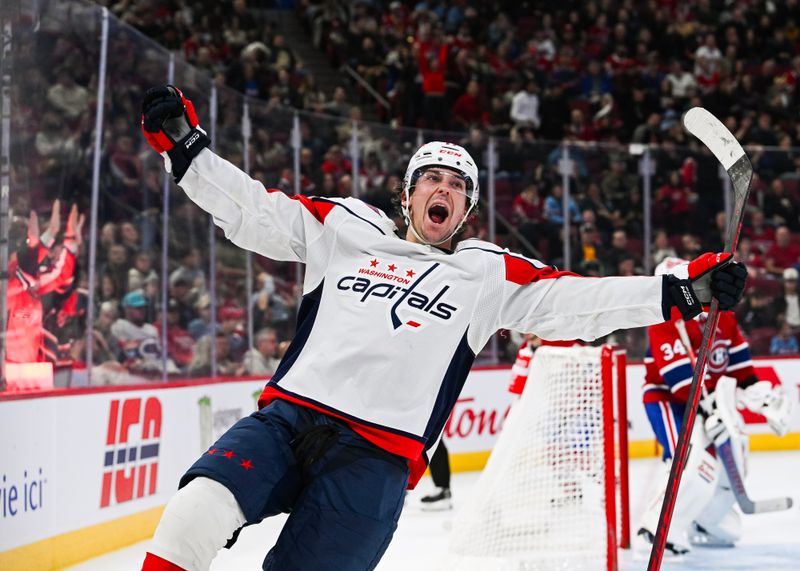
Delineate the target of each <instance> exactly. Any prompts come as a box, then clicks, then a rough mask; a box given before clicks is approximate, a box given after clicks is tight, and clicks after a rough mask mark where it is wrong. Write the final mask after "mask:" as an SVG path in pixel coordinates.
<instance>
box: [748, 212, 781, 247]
mask: <svg viewBox="0 0 800 571" xmlns="http://www.w3.org/2000/svg"><path fill="white" fill-rule="evenodd" d="M742 235H743V236H746V237H747V238H750V239H751V240H752V241H753V247H754V248H755V249H756V250H758V251H760V252H761V253H762V254H764V253H766V252H767V251H768V250H769V249H770V248H771V247H772V245H773V244H775V229H774V228H772V227H770V226H767V225H766V216H764V213H763V212H762V211H761V210H760V209H758V208H754V209H753V210H752V211H751V213H750V220H749V223H748V224H745V225H744V227H743V228H742Z"/></svg>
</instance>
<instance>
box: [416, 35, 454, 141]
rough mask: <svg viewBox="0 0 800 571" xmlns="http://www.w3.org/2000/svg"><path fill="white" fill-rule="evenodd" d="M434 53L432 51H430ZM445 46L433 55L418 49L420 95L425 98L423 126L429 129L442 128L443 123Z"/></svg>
mask: <svg viewBox="0 0 800 571" xmlns="http://www.w3.org/2000/svg"><path fill="white" fill-rule="evenodd" d="M430 51H434V50H430ZM446 67H447V46H445V45H442V46H440V47H439V49H438V50H437V51H435V52H434V53H433V54H430V55H429V54H428V50H423V49H422V48H420V51H419V71H420V74H421V75H422V93H423V95H424V96H425V124H426V125H427V126H428V127H429V128H439V129H440V128H443V127H444V125H445V123H444V120H445V106H444V95H445V91H446V87H445V80H444V77H445V69H446Z"/></svg>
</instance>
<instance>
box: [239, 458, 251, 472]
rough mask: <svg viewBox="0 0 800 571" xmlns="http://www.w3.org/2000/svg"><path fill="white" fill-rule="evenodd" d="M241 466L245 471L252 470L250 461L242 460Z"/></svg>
mask: <svg viewBox="0 0 800 571" xmlns="http://www.w3.org/2000/svg"><path fill="white" fill-rule="evenodd" d="M241 466H242V468H244V469H245V470H252V469H253V463H252V462H250V460H242V463H241Z"/></svg>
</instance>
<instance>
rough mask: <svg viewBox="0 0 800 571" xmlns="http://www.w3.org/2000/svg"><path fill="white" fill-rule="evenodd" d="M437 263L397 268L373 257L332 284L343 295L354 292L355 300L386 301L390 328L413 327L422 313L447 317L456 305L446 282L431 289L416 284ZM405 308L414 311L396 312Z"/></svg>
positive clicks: (420, 320)
mask: <svg viewBox="0 0 800 571" xmlns="http://www.w3.org/2000/svg"><path fill="white" fill-rule="evenodd" d="M438 267H439V264H438V263H436V264H433V265H432V266H431V267H430V268H428V269H427V270H425V271H424V272H422V273H419V272H417V271H416V270H414V269H413V268H401V267H399V266H398V265H397V264H395V263H394V262H388V263H387V262H382V261H381V260H378V259H377V258H373V259H371V260H370V261H369V265H368V266H366V267H362V268H359V270H358V274H359V275H345V276H342V277H341V278H339V280H338V281H337V282H336V288H337V289H338V290H339V292H340V293H342V294H344V295H352V294H355V295H356V299H357V300H358V302H359V303H363V304H367V303H369V302H371V301H378V302H382V303H388V304H390V310H389V317H390V321H391V326H392V329H393V330H394V331H397V330H398V329H400V328H401V327H403V326H406V327H408V328H411V329H412V330H413V329H417V328H419V327H421V326H423V325H424V324H425V321H426V320H425V317H426V316H427V317H432V318H434V319H436V320H439V321H447V320H449V319H450V318H451V317H453V314H454V313H455V312H456V311H458V309H459V308H458V307H457V306H456V305H454V304H453V303H452V302H451V301H450V300H449V299H448V297H447V292H448V291H449V290H450V286H449V285H443V286H441V287H440V288H439V289H438V290H437V291H435V292H432V291H428V290H426V289H424V287H420V284H421V283H422V282H423V281H424V280H425V279H426V278H428V277H429V276H430V275H431V274H432V273H433V272H434V271H435V270H436V268H438ZM408 310H411V313H413V314H415V315H414V316H413V317H411V318H401V317H400V315H399V314H400V313H403V314H406V313H407V312H408Z"/></svg>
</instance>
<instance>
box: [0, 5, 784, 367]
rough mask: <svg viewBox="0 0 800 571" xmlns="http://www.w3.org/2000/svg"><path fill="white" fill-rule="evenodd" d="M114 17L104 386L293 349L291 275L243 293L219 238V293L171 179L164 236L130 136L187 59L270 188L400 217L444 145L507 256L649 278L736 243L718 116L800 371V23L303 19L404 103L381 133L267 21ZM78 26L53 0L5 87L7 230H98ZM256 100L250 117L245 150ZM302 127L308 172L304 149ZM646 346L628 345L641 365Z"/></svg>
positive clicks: (262, 281)
mask: <svg viewBox="0 0 800 571" xmlns="http://www.w3.org/2000/svg"><path fill="white" fill-rule="evenodd" d="M100 4H106V5H107V6H108V7H109V9H110V11H111V12H112V13H113V14H115V15H116V16H117V17H118V18H119V19H120V21H121V22H122V23H117V24H115V25H114V26H112V31H111V37H110V39H109V61H110V62H113V65H109V67H108V78H107V81H106V85H107V86H108V87H107V89H106V91H105V113H104V132H103V138H102V148H101V157H100V164H101V177H100V181H99V183H100V196H99V210H98V224H97V254H96V258H95V268H96V283H95V284H92V287H93V288H94V292H95V295H94V299H95V306H94V308H93V309H94V316H95V319H94V329H95V334H94V336H93V339H94V345H93V350H92V353H93V363H92V365H91V366H92V367H100V368H101V369H102V370H100V369H98V373H97V377H96V378H97V379H105V381H101V382H120V381H119V379H123V378H124V379H130V378H135V379H160V378H161V371H162V368H163V367H164V364H165V363H166V365H167V367H168V369H167V370H168V372H169V374H170V375H171V376H175V377H177V376H203V375H208V374H210V373H211V357H212V353H213V354H215V355H216V357H217V371H218V372H219V373H220V374H257V375H264V374H268V373H267V371H269V370H270V369H274V366H275V364H276V361H275V360H276V359H277V358H278V357H279V355H280V352H281V350H282V349H281V348H283V350H285V346H286V341H287V340H288V339H290V338H291V335H292V333H293V321H294V315H295V311H296V308H297V303H298V300H299V291H298V289H297V285H296V274H295V269H294V266H292V265H290V264H285V263H277V262H272V261H269V260H266V259H263V258H260V257H258V256H256V257H254V265H255V271H254V276H256V277H255V279H254V283H252V284H247V283H246V280H245V278H244V270H243V268H244V255H243V254H242V252H241V251H239V250H238V249H236V248H235V247H233V246H232V245H230V244H229V243H227V241H226V240H224V238H222V237H221V235H220V236H219V239H218V240H217V252H216V258H215V264H213V265H214V278H215V280H214V281H215V282H216V289H215V290H213V291H212V289H211V280H210V279H209V266H210V264H209V253H210V252H209V236H210V234H209V232H210V230H209V222H208V218H207V216H205V215H204V214H203V213H202V212H201V211H200V210H199V209H198V208H197V207H195V206H194V205H193V204H192V203H191V202H189V201H188V200H187V199H186V198H185V196H184V195H183V194H182V193H181V192H180V191H179V190H178V189H177V188H176V187H174V186H173V185H171V188H170V191H169V197H170V212H169V215H170V219H169V223H168V224H167V225H166V226H164V225H163V224H162V212H163V209H162V203H163V191H162V189H163V188H164V175H163V169H162V167H161V162H160V158H159V157H157V156H155V155H154V154H153V153H152V152H150V151H149V149H148V148H147V147H146V145H145V144H144V142H143V140H142V137H141V135H140V133H139V125H138V121H137V117H138V112H139V111H138V109H139V104H140V101H141V97H142V94H143V91H144V89H146V88H148V87H150V86H152V85H156V84H159V83H162V82H164V81H165V79H166V74H167V61H168V59H169V55H168V52H167V51H166V50H171V51H172V52H174V53H176V54H177V55H178V56H182V57H183V58H185V60H186V62H187V63H188V64H189V65H186V64H183V63H181V64H176V72H175V80H174V82H175V83H176V84H177V85H179V86H180V87H181V88H183V89H184V90H185V91H186V92H187V93H188V94H189V95H190V96H191V97H192V99H193V100H194V101H195V104H196V105H197V107H198V114H199V116H200V118H201V122H202V123H203V124H204V125H205V126H207V127H210V122H211V114H210V107H209V93H210V90H211V85H212V84H213V85H216V86H217V90H218V106H217V109H218V111H217V114H216V124H215V127H216V141H217V147H216V150H217V152H219V153H220V154H222V155H223V156H224V157H226V158H227V159H229V160H231V161H232V162H234V163H236V164H238V165H244V164H245V159H247V163H248V164H249V167H250V173H251V175H252V176H253V177H254V178H256V179H259V180H262V181H263V182H264V183H265V184H266V185H267V186H270V187H275V188H279V189H281V190H283V191H286V192H289V193H294V192H295V189H299V192H301V193H303V194H307V195H310V194H314V195H321V196H351V195H356V196H359V197H360V198H363V199H365V200H367V201H368V202H370V203H371V204H373V205H375V206H376V207H378V208H382V209H384V210H385V211H387V213H389V214H390V215H392V216H395V217H396V213H395V212H394V210H393V207H392V202H391V196H392V192H393V190H394V189H395V188H396V187H397V185H398V184H399V182H400V177H401V176H402V174H403V172H404V169H405V166H406V164H407V161H408V158H409V156H410V154H411V153H412V152H413V150H414V149H415V148H416V147H417V145H418V143H419V142H420V141H421V140H431V139H434V138H442V137H444V138H446V139H447V140H452V141H454V142H458V143H460V144H462V145H464V146H465V147H466V148H467V150H468V151H469V152H470V153H471V154H472V155H473V157H475V159H476V161H477V162H478V164H479V166H480V167H481V185H482V191H484V192H485V191H486V190H487V189H488V180H489V179H488V174H489V168H490V165H493V167H492V168H493V173H492V174H493V175H494V176H493V180H494V188H495V202H496V208H497V219H496V222H497V235H496V240H497V241H498V243H500V244H501V245H504V246H508V247H510V248H512V249H515V250H517V251H520V252H522V253H525V254H527V255H531V256H533V257H538V258H540V259H542V260H545V261H547V262H549V263H556V264H558V265H560V266H562V267H563V266H567V265H569V266H570V267H571V268H572V269H573V270H574V271H577V272H579V273H582V274H585V275H598V276H602V275H634V274H640V273H642V272H644V270H645V268H650V269H652V268H654V267H655V265H656V264H657V263H658V262H659V261H660V260H661V259H663V258H664V257H665V256H671V255H679V256H691V255H694V254H695V253H698V252H700V251H706V250H711V249H719V248H720V247H721V244H722V243H723V241H724V232H725V224H726V218H725V216H724V208H725V205H724V201H723V189H724V186H723V183H722V180H721V179H720V178H719V172H718V165H717V163H716V161H715V159H714V158H713V157H712V156H710V155H709V154H708V153H706V152H704V151H703V149H702V148H700V147H699V146H698V145H697V144H696V143H694V142H693V141H692V140H690V138H689V137H688V136H687V135H686V134H685V133H684V131H683V130H682V128H681V125H680V116H681V114H682V112H683V111H685V110H686V109H687V108H688V107H690V106H693V105H702V106H704V107H706V108H708V109H709V110H711V111H712V112H714V113H715V114H717V115H718V116H720V117H721V118H723V120H724V121H725V123H726V124H727V125H728V127H729V128H730V129H731V130H732V132H734V133H735V134H736V136H737V138H738V139H739V140H740V141H742V142H743V143H744V144H745V145H747V146H748V151H749V155H750V157H751V159H752V161H753V163H754V166H755V169H756V173H757V175H756V177H755V178H754V181H753V186H752V193H751V202H750V204H749V205H748V212H747V220H746V224H745V229H744V233H743V239H742V241H741V244H740V247H739V254H738V255H739V257H740V259H742V260H743V261H745V262H746V263H747V264H748V267H749V268H750V271H751V284H752V286H751V287H750V290H749V292H748V294H747V296H746V299H745V300H744V301H743V303H742V305H741V307H740V310H739V314H740V320H741V322H742V325H743V327H744V328H745V330H746V331H747V332H748V333H749V334H750V335H751V339H752V342H753V344H754V350H755V352H756V353H762V354H763V353H768V352H773V353H781V354H785V353H787V352H796V347H797V339H796V336H797V334H798V332H800V306H798V295H797V269H798V268H800V246H798V236H799V235H800V234H798V233H800V157H798V148H800V121H797V115H796V113H797V112H796V109H798V108H800V106H798V99H799V98H800V88H798V87H797V84H798V81H797V79H798V77H800V56H798V53H800V52H799V51H798V45H800V44H799V43H798V42H800V27H798V26H797V24H796V22H798V21H800V18H798V16H800V13H798V12H799V11H800V8H798V4H797V3H795V2H787V3H771V2H764V1H753V2H749V3H730V4H721V3H718V2H711V1H708V0H698V1H694V2H670V1H666V2H646V3H635V2H630V1H615V0H609V1H605V2H585V3H574V2H561V3H549V2H548V3H526V2H522V3H519V4H513V3H506V2H480V3H467V2H463V1H460V0H450V1H439V2H416V3H414V2H398V1H394V2H391V3H389V2H379V1H372V2H367V1H361V2H352V3H351V2H343V1H339V0H320V1H311V0H305V1H302V2H299V5H298V15H299V17H300V18H301V19H302V20H303V21H304V22H305V24H306V26H307V30H308V35H309V38H310V39H311V40H312V41H313V43H314V44H315V45H316V46H317V47H318V48H319V49H320V50H322V51H323V52H324V53H326V54H327V55H328V56H329V59H330V62H331V63H332V64H333V65H335V66H340V65H345V64H346V65H349V66H350V67H352V68H353V69H354V70H355V71H356V72H357V73H359V74H360V75H361V76H362V77H364V78H365V79H366V81H368V82H369V83H370V84H371V85H372V86H373V87H374V88H375V89H376V90H377V91H378V92H379V93H381V94H382V95H383V96H384V97H385V98H386V99H387V100H388V101H389V102H390V104H391V109H390V112H389V113H388V114H386V115H385V116H384V119H385V120H386V122H387V123H388V124H384V125H382V124H377V123H366V122H364V121H362V109H363V108H364V106H365V105H371V104H372V103H371V99H369V97H368V96H364V98H361V99H358V100H350V99H349V98H348V95H347V94H348V89H345V87H346V86H345V85H340V86H336V87H335V88H333V90H332V92H331V93H323V92H322V91H321V90H320V89H319V88H318V87H317V86H316V84H315V81H314V78H313V76H312V75H310V74H308V73H307V72H306V71H305V70H304V68H303V65H302V62H300V61H299V60H298V58H297V56H296V54H295V53H294V51H293V50H292V49H291V48H290V47H289V44H290V43H291V42H287V38H286V37H285V36H284V35H283V34H282V33H281V30H280V29H279V27H278V26H276V25H275V24H274V23H271V22H270V21H269V20H268V19H265V18H264V17H263V15H262V13H261V12H260V11H259V12H256V11H253V10H251V8H253V7H254V6H255V7H258V8H261V7H265V6H261V5H259V4H258V3H257V2H253V1H252V0H251V1H250V2H246V1H245V0H233V1H229V0H228V1H222V2H208V1H203V2H185V1H183V0H120V1H119V2H116V3H106V2H100ZM87 6H89V7H88V8H87ZM81 10H83V11H84V12H86V11H91V6H90V5H87V4H82V3H72V2H64V3H56V4H54V5H52V6H49V7H48V13H47V14H46V16H45V17H43V18H42V19H41V22H40V23H39V24H38V27H37V29H36V32H35V33H30V34H22V35H21V36H19V38H20V40H19V41H20V44H19V48H18V49H17V51H16V52H15V56H14V57H15V62H14V64H15V68H16V69H25V70H26V73H25V74H24V76H23V77H21V78H19V80H18V82H17V83H16V84H15V85H14V89H13V90H12V97H13V100H14V106H15V107H14V108H15V113H14V114H13V116H12V123H13V124H12V127H13V131H14V137H13V139H12V163H13V165H14V169H13V171H12V185H13V187H12V193H11V202H12V204H11V206H12V210H13V212H14V213H15V214H16V215H17V216H20V215H22V216H23V217H27V213H28V212H29V211H30V210H36V211H37V212H39V214H40V215H46V214H48V213H49V212H50V211H51V205H52V202H53V200H55V199H57V198H58V199H61V201H62V204H63V205H64V207H62V210H64V211H66V205H67V204H72V203H76V204H77V205H78V208H79V210H80V212H84V213H86V212H89V210H90V197H91V192H92V166H93V161H94V137H93V129H94V120H95V109H96V106H97V69H98V65H97V64H98V56H97V51H98V50H97V38H96V35H95V34H93V33H90V31H91V30H93V28H91V25H93V24H91V22H92V21H93V20H92V19H91V18H87V17H86V16H85V14H84V15H81ZM123 23H124V24H128V25H131V26H134V27H135V28H136V29H138V31H139V32H141V33H143V34H145V35H146V36H147V37H142V36H141V35H140V34H139V33H137V32H135V31H133V30H132V29H131V28H128V27H126V26H125V25H124V24H123ZM154 42H157V43H159V44H161V46H163V48H160V47H158V46H156V44H155V43H154ZM357 93H358V92H357ZM242 94H244V95H247V96H248V97H249V99H248V101H249V103H250V118H251V125H252V129H251V134H250V135H251V136H250V139H249V143H248V144H247V145H245V144H244V142H243V124H242V102H243V97H242ZM378 109H382V107H379V108H378ZM295 110H299V113H298V115H297V116H298V120H299V135H300V140H301V148H300V149H299V173H295V172H294V162H293V148H292V145H291V141H292V139H291V133H292V125H293V117H294V116H295ZM420 129H424V131H420ZM443 130H444V131H447V132H445V133H442V132H441V131H443ZM354 137H355V138H356V139H357V141H358V147H359V149H360V153H359V155H358V156H357V157H356V156H353V154H352V150H351V146H350V145H351V140H352V139H353V138H354ZM563 143H567V144H568V146H567V147H565V146H564V145H563ZM629 143H639V144H649V145H651V147H650V148H651V151H650V157H651V159H652V164H653V165H654V168H653V174H652V176H651V177H649V183H650V189H651V206H652V218H651V221H652V224H653V233H652V237H653V241H652V243H651V254H652V258H651V259H650V260H645V259H644V245H643V240H644V235H643V228H644V219H643V201H644V196H643V192H644V190H645V183H644V181H645V177H643V176H642V174H641V170H640V169H641V168H642V166H643V164H642V156H643V155H641V154H638V153H632V152H629V151H630V149H629V147H628V144H629ZM565 148H566V151H565ZM492 149H493V150H494V153H492V152H491V151H492ZM567 153H568V156H566V154H567ZM356 159H357V160H356ZM356 167H357V168H356ZM565 183H566V184H565ZM567 191H568V192H569V199H568V200H567V201H566V203H565V199H564V194H565V192H567ZM484 196H486V194H485V193H484ZM564 204H566V208H565V207H564ZM487 212H488V209H487V208H483V211H482V212H481V214H480V216H478V217H477V218H475V219H474V220H473V221H471V223H470V224H469V225H467V229H466V231H465V234H464V235H465V236H466V237H471V236H477V237H481V238H484V239H485V238H486V237H487V236H488V234H487V232H488V227H489V223H488V219H487ZM565 216H566V217H567V218H568V221H569V223H570V234H569V235H568V236H565V234H564V232H563V227H564V217H565ZM396 219H397V221H398V223H402V221H401V220H400V219H399V218H396ZM18 226H20V228H22V227H23V226H24V224H20V225H18ZM165 232H166V236H165V235H164V233H165ZM87 233H88V225H87V227H86V228H84V240H83V243H82V244H81V245H80V250H79V252H78V254H77V263H76V269H75V275H74V278H73V280H72V286H71V287H73V289H74V290H75V291H76V292H77V294H76V295H77V297H76V296H71V297H70V299H69V301H68V300H67V299H64V296H57V295H54V294H50V295H49V296H47V297H43V298H42V304H43V311H44V313H45V315H49V316H50V317H49V319H50V322H48V323H51V322H52V323H55V325H48V324H45V337H46V338H47V339H49V340H50V343H49V345H48V347H49V348H48V349H47V351H43V353H42V356H41V357H42V358H48V359H51V360H53V361H54V362H56V363H60V364H62V365H63V366H64V367H65V368H68V369H70V370H72V371H74V370H76V365H75V364H80V363H82V362H83V360H84V359H85V356H86V347H85V340H86V336H85V335H82V334H81V331H82V329H81V328H82V327H85V314H86V302H85V298H86V292H87V291H88V288H89V287H90V284H89V283H88V266H89V264H88V248H87V243H88V241H89V237H88V235H87ZM22 234H24V231H22ZM565 240H567V244H568V245H569V251H570V257H569V259H565V258H564V255H563V252H564V250H565ZM61 243H63V240H62V241H61ZM163 243H166V244H167V245H168V258H169V267H168V273H167V275H166V276H163V275H162V268H161V259H162V244H163ZM163 279H166V281H167V290H168V296H167V300H166V318H167V319H166V321H167V334H166V338H167V346H166V348H164V347H162V336H161V327H162V315H161V306H162V305H163V304H162V301H161V298H162V295H161V289H162V285H161V284H162V283H163V282H162V280H163ZM248 290H249V293H250V294H251V295H250V299H253V300H254V301H253V306H252V313H253V316H254V319H253V321H254V323H253V327H252V329H253V331H254V335H253V337H254V338H253V339H252V340H250V339H248V338H247V327H246V317H247V314H248V311H247V309H248V307H247V299H248V295H247V294H248ZM81 296H82V297H81ZM81 299H82V300H83V301H82V302H81ZM212 300H214V301H215V306H216V309H217V313H216V315H215V316H214V317H215V319H212V312H211V306H212V303H211V302H212ZM65 308H66V309H65ZM68 314H69V315H70V316H71V318H70V319H71V321H70V319H66V318H65V316H66V315H68ZM59 321H60V322H61V323H59ZM70 322H71V323H72V325H71V326H69V327H68V326H67V325H68V324H69V323H70ZM214 324H215V325H214ZM639 338H642V336H641V335H640V336H639ZM46 345H47V343H46ZM634 346H635V340H631V347H633V349H632V353H633V354H636V351H637V349H636V348H635V347H634ZM165 351H166V352H165ZM45 353H47V354H46V355H45ZM69 363H72V365H64V364H69ZM93 371H94V369H93ZM93 375H94V373H93ZM125 375H129V377H125Z"/></svg>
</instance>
